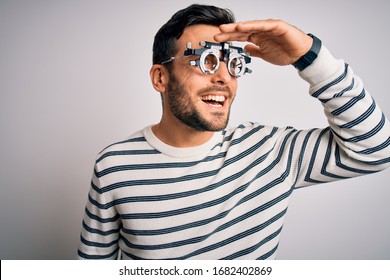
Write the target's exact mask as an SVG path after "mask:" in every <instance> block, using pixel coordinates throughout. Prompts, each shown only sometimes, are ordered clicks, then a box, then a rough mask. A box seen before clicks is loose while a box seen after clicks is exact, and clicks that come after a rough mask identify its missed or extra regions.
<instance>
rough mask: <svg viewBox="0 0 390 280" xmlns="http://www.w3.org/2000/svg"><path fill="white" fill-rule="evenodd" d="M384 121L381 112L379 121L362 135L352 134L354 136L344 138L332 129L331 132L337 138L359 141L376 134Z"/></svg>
mask: <svg viewBox="0 0 390 280" xmlns="http://www.w3.org/2000/svg"><path fill="white" fill-rule="evenodd" d="M385 122H386V117H385V115H384V114H383V113H382V118H381V120H380V121H379V123H378V124H377V125H376V126H375V127H374V128H373V129H372V130H370V131H369V132H366V133H364V134H362V135H358V136H354V137H351V138H344V137H341V136H340V135H338V134H337V133H336V132H335V131H334V130H332V132H333V134H335V135H336V136H337V137H338V138H340V139H341V140H343V141H345V142H360V141H363V140H366V139H368V138H370V137H372V136H374V135H375V134H377V133H378V132H379V131H380V130H381V129H382V128H383V126H384V125H385Z"/></svg>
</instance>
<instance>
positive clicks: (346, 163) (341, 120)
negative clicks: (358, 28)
mask: <svg viewBox="0 0 390 280" xmlns="http://www.w3.org/2000/svg"><path fill="white" fill-rule="evenodd" d="M299 75H300V76H301V77H302V78H303V79H304V80H305V81H307V82H308V83H309V85H310V90H309V92H310V94H311V95H312V96H313V97H315V98H317V99H318V100H319V101H321V103H322V105H323V108H324V112H325V115H326V117H327V120H328V123H329V127H327V128H326V129H314V130H310V131H305V133H301V136H300V137H301V138H302V142H301V143H302V148H301V153H300V155H299V160H298V162H297V167H298V180H297V184H296V187H301V186H307V185H311V184H314V183H323V182H329V181H334V180H337V179H345V178H350V177H356V176H359V175H364V174H370V173H374V172H377V171H380V170H383V169H385V168H386V167H388V166H389V162H390V158H389V156H390V146H389V143H390V140H389V139H390V138H389V135H390V126H389V121H388V119H387V118H386V117H385V115H384V114H383V112H382V111H381V109H380V108H379V106H378V105H377V104H376V102H375V100H374V99H373V98H372V96H371V95H370V94H369V93H368V92H367V91H366V89H365V88H364V86H363V83H362V81H361V79H360V78H359V77H358V76H356V75H355V74H354V72H353V70H352V69H351V67H350V66H349V65H348V64H346V63H345V62H344V61H343V60H339V59H335V58H334V57H333V56H332V55H331V53H330V52H329V51H328V49H327V48H326V47H324V46H323V47H322V49H321V51H320V53H319V56H318V58H317V59H316V60H315V61H314V62H313V64H312V65H310V66H309V67H307V68H306V69H305V70H303V71H301V72H299Z"/></svg>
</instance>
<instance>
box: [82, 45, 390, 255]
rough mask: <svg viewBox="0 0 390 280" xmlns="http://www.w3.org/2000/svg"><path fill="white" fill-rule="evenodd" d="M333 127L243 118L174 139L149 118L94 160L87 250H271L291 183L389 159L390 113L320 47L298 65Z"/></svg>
mask: <svg viewBox="0 0 390 280" xmlns="http://www.w3.org/2000/svg"><path fill="white" fill-rule="evenodd" d="M299 75H300V76H301V77H302V78H303V79H304V80H306V81H307V82H308V83H309V84H310V94H311V95H312V96H313V97H315V98H318V99H319V100H320V101H321V102H322V104H323V107H324V110H325V115H326V117H327V119H328V122H329V127H327V128H324V129H311V130H296V129H294V128H291V127H285V128H278V127H271V126H264V125H261V124H258V123H249V122H248V123H244V124H242V125H240V126H238V127H236V128H232V129H226V130H223V131H221V132H218V133H214V136H213V137H212V138H211V139H210V140H209V141H208V142H207V143H205V144H203V145H201V146H197V147H192V148H175V147H171V146H168V145H166V144H164V143H163V142H161V141H160V140H159V139H158V138H157V137H156V136H155V135H154V134H153V132H152V130H151V127H147V128H145V129H143V130H141V131H139V132H137V133H135V134H133V135H132V136H131V137H129V138H128V139H126V140H125V141H122V142H118V143H115V144H113V145H110V146H108V147H107V148H105V149H104V150H103V151H102V152H101V153H100V154H99V155H98V158H97V160H96V164H95V169H94V174H93V177H92V181H91V188H90V192H89V196H88V202H87V206H86V209H85V216H84V220H83V225H82V232H81V240H80V245H79V250H78V256H79V258H81V259H89V258H92V259H115V258H117V257H118V252H121V258H123V259H273V258H275V253H276V250H277V247H278V242H279V237H280V233H281V230H282V226H283V221H284V218H285V215H286V211H287V207H288V203H289V198H290V196H291V194H292V192H293V190H294V189H296V188H299V187H303V186H308V185H313V184H317V183H324V182H329V181H333V180H339V179H345V178H350V177H355V176H358V175H363V174H370V173H374V172H377V171H379V170H382V169H384V168H385V167H387V166H388V165H389V161H390V160H389V155H390V147H389V142H390V141H389V135H390V132H389V131H390V129H389V122H388V120H387V119H386V118H385V116H384V115H383V113H382V111H381V110H380V108H379V107H378V106H377V104H376V103H375V101H374V100H373V99H372V97H371V96H370V95H369V94H368V93H367V91H365V89H364V88H363V84H362V82H361V80H360V79H359V78H358V77H357V76H356V75H354V74H353V72H352V69H351V68H350V67H349V66H348V65H347V64H345V63H344V61H342V60H336V59H334V58H333V56H332V55H331V54H330V53H329V51H328V50H327V49H326V48H325V47H323V48H322V49H321V52H320V54H319V57H318V58H317V59H316V60H315V61H314V63H313V64H312V65H311V66H309V67H308V68H306V69H305V70H304V71H302V72H299Z"/></svg>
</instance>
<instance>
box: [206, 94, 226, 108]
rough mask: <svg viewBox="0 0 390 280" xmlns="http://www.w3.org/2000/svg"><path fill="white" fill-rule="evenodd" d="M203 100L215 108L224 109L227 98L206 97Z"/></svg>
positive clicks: (220, 96) (221, 96) (219, 96)
mask: <svg viewBox="0 0 390 280" xmlns="http://www.w3.org/2000/svg"><path fill="white" fill-rule="evenodd" d="M201 100H202V101H203V102H204V103H207V104H208V105H211V106H213V107H223V104H224V103H225V101H226V97H225V96H223V95H205V96H202V97H201Z"/></svg>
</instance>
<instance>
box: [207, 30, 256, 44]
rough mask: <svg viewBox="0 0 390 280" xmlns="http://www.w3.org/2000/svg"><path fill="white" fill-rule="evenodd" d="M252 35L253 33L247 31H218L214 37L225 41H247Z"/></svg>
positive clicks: (218, 40) (219, 40)
mask: <svg viewBox="0 0 390 280" xmlns="http://www.w3.org/2000/svg"><path fill="white" fill-rule="evenodd" d="M250 35H251V33H245V32H230V33H218V34H216V35H215V36H214V39H215V40H216V41H217V42H225V41H240V42H246V41H248V40H249V37H250Z"/></svg>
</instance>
